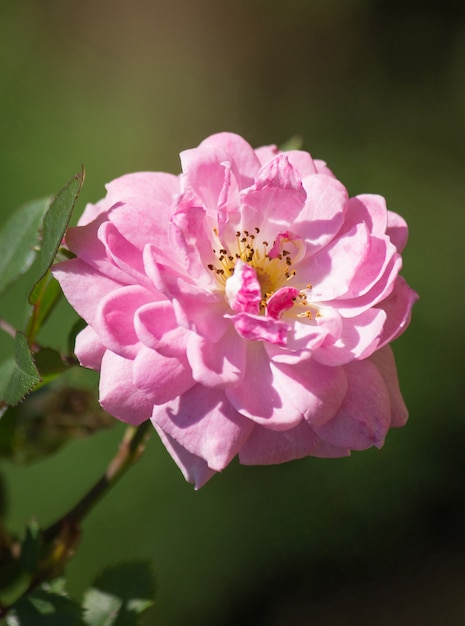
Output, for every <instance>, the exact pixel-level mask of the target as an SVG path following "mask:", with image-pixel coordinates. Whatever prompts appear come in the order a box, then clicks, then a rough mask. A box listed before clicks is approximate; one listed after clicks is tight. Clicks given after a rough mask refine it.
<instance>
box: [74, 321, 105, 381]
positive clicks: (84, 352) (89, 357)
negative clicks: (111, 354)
mask: <svg viewBox="0 0 465 626" xmlns="http://www.w3.org/2000/svg"><path fill="white" fill-rule="evenodd" d="M105 350H106V348H105V346H104V345H103V344H102V342H101V341H100V339H99V337H98V335H97V333H96V332H95V331H94V329H93V328H91V327H90V326H86V327H85V328H84V330H81V332H80V333H79V335H77V337H76V345H75V347H74V352H75V354H76V356H77V358H78V359H79V363H80V364H81V365H82V366H83V367H88V368H89V369H92V370H99V369H100V366H101V364H102V359H103V355H104V354H105Z"/></svg>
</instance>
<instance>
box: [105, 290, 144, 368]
mask: <svg viewBox="0 0 465 626" xmlns="http://www.w3.org/2000/svg"><path fill="white" fill-rule="evenodd" d="M151 300H152V294H151V293H150V292H149V291H147V289H144V288H143V287H139V286H137V285H129V286H127V287H121V288H120V289H116V290H114V291H112V292H111V293H109V294H108V295H107V296H106V297H104V298H103V299H101V300H100V302H99V304H98V306H97V307H96V314H95V320H94V324H93V327H94V330H95V331H96V332H97V334H98V336H99V337H100V340H101V342H102V343H103V344H104V346H106V347H107V348H108V349H110V350H112V351H113V352H115V353H116V354H119V355H120V356H123V357H125V358H128V359H133V358H134V357H135V356H136V354H137V352H138V350H139V348H140V342H139V338H138V336H137V334H136V330H135V328H134V316H135V314H136V311H137V310H138V309H139V308H140V307H142V306H144V305H146V304H148V303H149V302H151Z"/></svg>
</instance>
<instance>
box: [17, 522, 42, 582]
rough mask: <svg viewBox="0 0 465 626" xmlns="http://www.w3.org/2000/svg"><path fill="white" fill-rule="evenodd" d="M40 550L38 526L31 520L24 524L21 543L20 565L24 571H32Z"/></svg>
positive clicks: (35, 566) (36, 564) (40, 539)
mask: <svg viewBox="0 0 465 626" xmlns="http://www.w3.org/2000/svg"><path fill="white" fill-rule="evenodd" d="M41 552H42V536H41V530H40V526H39V524H38V523H37V521H36V520H32V521H30V522H29V524H28V525H27V526H26V532H25V536H24V539H23V541H22V543H21V553H20V554H21V556H20V562H21V567H22V569H23V570H24V571H26V572H30V573H33V572H34V571H35V570H36V569H37V566H38V564H39V561H40V557H41Z"/></svg>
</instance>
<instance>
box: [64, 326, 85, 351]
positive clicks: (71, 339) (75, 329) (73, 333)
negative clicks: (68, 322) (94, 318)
mask: <svg viewBox="0 0 465 626" xmlns="http://www.w3.org/2000/svg"><path fill="white" fill-rule="evenodd" d="M86 326H87V323H86V322H85V321H84V320H83V319H82V318H81V317H80V318H79V319H78V320H77V321H76V322H75V323H74V324H73V326H72V328H71V330H70V332H69V335H68V342H67V343H68V353H69V354H74V346H75V343H76V337H77V336H78V335H79V333H80V332H81V330H84V328H85V327H86Z"/></svg>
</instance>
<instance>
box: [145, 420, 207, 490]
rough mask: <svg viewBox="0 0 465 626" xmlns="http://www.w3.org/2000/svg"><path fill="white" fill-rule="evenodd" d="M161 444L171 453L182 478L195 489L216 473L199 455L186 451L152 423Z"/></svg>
mask: <svg viewBox="0 0 465 626" xmlns="http://www.w3.org/2000/svg"><path fill="white" fill-rule="evenodd" d="M153 426H154V428H155V430H156V431H157V433H158V436H159V437H160V439H161V441H162V443H163V445H164V446H165V448H166V449H167V450H168V452H169V453H170V454H171V457H172V458H173V460H174V461H175V463H176V465H177V466H178V467H179V469H180V470H181V472H182V474H183V476H184V478H185V479H186V480H187V482H189V483H193V484H194V486H195V488H196V489H200V487H203V486H204V485H205V483H207V482H208V481H209V480H210V478H211V477H212V476H214V475H215V474H216V472H215V470H212V469H211V468H210V467H208V464H207V462H206V461H205V460H204V459H201V458H200V457H199V456H196V455H195V454H192V453H191V452H188V451H187V450H186V449H185V448H183V446H182V445H181V444H179V443H178V442H177V441H176V440H175V439H173V437H170V436H169V435H167V434H166V433H165V432H164V430H163V429H162V428H160V426H158V424H155V423H154V424H153Z"/></svg>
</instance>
